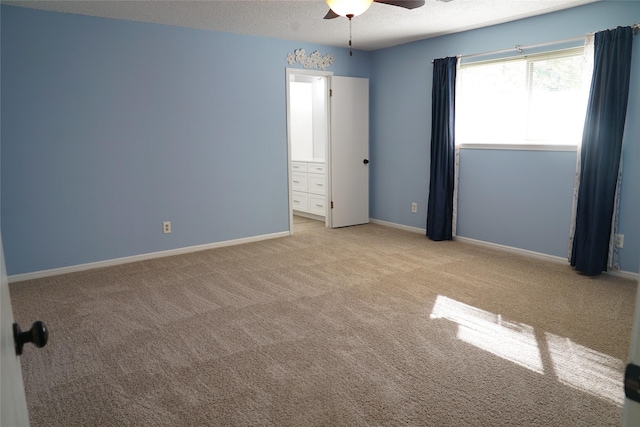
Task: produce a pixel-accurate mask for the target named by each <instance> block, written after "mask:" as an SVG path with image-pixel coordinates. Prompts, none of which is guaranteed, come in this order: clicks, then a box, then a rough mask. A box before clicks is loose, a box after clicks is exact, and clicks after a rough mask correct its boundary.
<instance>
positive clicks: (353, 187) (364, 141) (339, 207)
mask: <svg viewBox="0 0 640 427" xmlns="http://www.w3.org/2000/svg"><path fill="white" fill-rule="evenodd" d="M330 80H331V144H330V157H331V162H330V167H331V175H330V176H331V183H330V188H331V209H330V211H331V227H332V228H337V227H346V226H350V225H357V224H366V223H368V222H369V165H368V163H369V79H364V78H355V77H337V76H332V77H331V78H330Z"/></svg>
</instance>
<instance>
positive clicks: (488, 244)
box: [453, 236, 568, 264]
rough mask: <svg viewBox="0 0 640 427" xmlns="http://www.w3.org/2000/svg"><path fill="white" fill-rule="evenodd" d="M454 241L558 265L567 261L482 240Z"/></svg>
mask: <svg viewBox="0 0 640 427" xmlns="http://www.w3.org/2000/svg"><path fill="white" fill-rule="evenodd" d="M453 239H454V240H456V241H458V242H462V243H468V244H471V245H476V246H483V247H485V248H491V249H497V250H500V251H504V252H510V253H512V254H518V255H524V256H528V257H530V258H536V259H542V260H546V261H551V262H555V263H560V264H567V263H568V262H567V259H566V258H563V257H559V256H555V255H549V254H544V253H542V252H535V251H530V250H527V249H520V248H515V247H513V246H506V245H499V244H497V243H491V242H485V241H483V240H476V239H470V238H468V237H460V236H455V237H454V238H453Z"/></svg>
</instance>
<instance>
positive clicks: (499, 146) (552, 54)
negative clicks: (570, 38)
mask: <svg viewBox="0 0 640 427" xmlns="http://www.w3.org/2000/svg"><path fill="white" fill-rule="evenodd" d="M584 52H585V48H584V46H576V47H570V48H566V49H560V50H553V51H546V52H540V53H533V54H527V55H518V56H510V57H502V58H493V59H489V60H480V61H473V60H470V61H464V60H461V61H460V63H459V70H458V72H460V70H462V69H464V68H467V67H474V66H481V65H487V64H491V63H504V62H509V61H522V60H528V61H532V62H533V61H540V60H547V59H554V58H563V57H569V56H578V55H584ZM527 68H528V67H527ZM529 75H530V73H529V72H527V88H530V86H529ZM585 84H586V86H587V87H586V88H585V90H587V91H588V83H585ZM457 92H458V91H456V93H457ZM456 96H457V95H456ZM585 111H586V110H585ZM528 120H529V117H527V121H528ZM456 126H458V123H457V122H456ZM579 144H580V141H576V144H556V143H552V142H544V143H536V142H535V140H531V139H524V140H520V142H517V141H516V142H509V143H479V142H468V141H467V142H463V143H459V142H458V138H457V137H456V147H457V148H460V149H481V150H525V151H537V150H539V151H574V152H575V151H577V150H578V146H579Z"/></svg>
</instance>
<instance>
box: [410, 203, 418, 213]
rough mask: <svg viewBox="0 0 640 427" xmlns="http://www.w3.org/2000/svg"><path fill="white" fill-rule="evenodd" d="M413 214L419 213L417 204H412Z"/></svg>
mask: <svg viewBox="0 0 640 427" xmlns="http://www.w3.org/2000/svg"><path fill="white" fill-rule="evenodd" d="M411 212H413V213H416V212H418V204H417V203H411Z"/></svg>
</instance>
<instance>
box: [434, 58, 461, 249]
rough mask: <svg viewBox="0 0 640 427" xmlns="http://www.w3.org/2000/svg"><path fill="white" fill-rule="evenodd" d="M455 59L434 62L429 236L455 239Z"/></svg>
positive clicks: (438, 238) (436, 238) (437, 238)
mask: <svg viewBox="0 0 640 427" xmlns="http://www.w3.org/2000/svg"><path fill="white" fill-rule="evenodd" d="M457 61H458V59H457V58H455V57H450V58H443V59H436V60H434V61H433V86H432V93H431V172H430V174H431V176H430V178H431V179H430V181H429V203H428V205H427V236H429V238H430V239H431V240H451V239H452V238H453V236H452V217H453V175H454V168H455V132H454V130H455V129H454V128H455V87H456V64H457Z"/></svg>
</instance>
